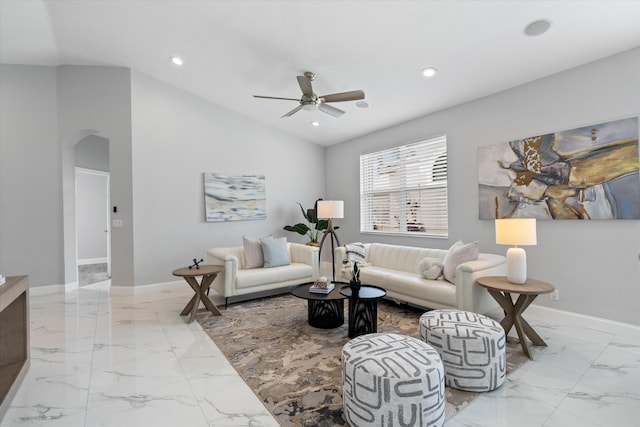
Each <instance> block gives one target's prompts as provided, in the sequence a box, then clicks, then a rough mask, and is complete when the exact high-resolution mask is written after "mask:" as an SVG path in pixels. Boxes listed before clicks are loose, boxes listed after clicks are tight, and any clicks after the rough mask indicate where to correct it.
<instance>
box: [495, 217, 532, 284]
mask: <svg viewBox="0 0 640 427" xmlns="http://www.w3.org/2000/svg"><path fill="white" fill-rule="evenodd" d="M496 243H497V244H499V245H514V247H513V248H509V249H508V250H507V280H508V281H509V282H511V283H515V284H518V285H521V284H523V283H524V282H526V281H527V253H526V252H525V251H524V249H522V248H519V247H518V245H535V244H536V243H537V239H536V219H535V218H507V219H496Z"/></svg>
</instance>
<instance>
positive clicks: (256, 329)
mask: <svg viewBox="0 0 640 427" xmlns="http://www.w3.org/2000/svg"><path fill="white" fill-rule="evenodd" d="M347 309H348V304H345V324H344V325H342V326H341V327H339V328H335V329H317V328H313V327H311V326H309V324H308V323H307V301H305V300H302V299H299V298H296V297H294V296H292V295H284V296H276V297H270V298H262V299H259V300H253V301H247V302H242V303H237V304H233V305H230V306H229V308H228V309H227V310H223V311H222V314H223V315H222V316H212V315H211V314H210V313H208V312H205V311H204V310H203V311H201V312H199V313H198V315H197V320H198V322H199V323H200V324H201V325H202V327H203V328H204V330H205V331H206V332H207V333H208V334H209V336H210V337H211V338H212V339H213V341H214V342H215V343H216V345H217V346H218V347H219V348H220V350H221V351H222V352H223V353H224V355H225V356H226V357H227V359H228V360H229V362H231V365H232V366H233V367H234V368H235V369H236V371H238V373H239V374H240V375H241V376H242V377H243V378H244V380H245V381H246V382H247V384H248V385H249V386H250V387H251V389H252V390H253V391H254V392H255V393H256V394H257V395H258V396H259V397H260V399H261V400H262V401H263V402H264V403H265V405H266V406H267V408H268V409H269V410H270V411H271V412H272V413H273V414H274V416H275V417H276V418H277V419H278V421H279V422H280V424H281V425H282V426H285V427H289V426H291V427H293V426H314V427H325V426H326V427H329V426H344V425H346V423H345V421H344V420H343V418H342V386H341V381H342V380H341V375H342V365H341V361H340V355H341V351H342V346H343V345H344V344H345V343H346V342H347V341H349V337H348V325H347V322H346V319H347V316H348V312H347ZM423 313H424V310H421V309H416V308H413V307H409V306H406V305H397V304H395V303H393V302H390V301H386V300H381V301H380V302H379V304H378V332H392V333H398V334H402V335H408V336H412V337H415V338H419V330H418V319H419V318H420V315H421V314H423ZM527 360H528V359H527V358H526V356H524V354H523V353H522V351H520V348H519V344H517V343H507V375H508V374H509V373H510V372H512V371H513V370H514V369H516V368H517V367H518V366H520V365H522V364H523V363H524V362H526V361H527ZM445 393H446V399H447V406H446V419H450V418H451V417H453V416H454V415H455V414H457V413H458V412H460V411H461V410H462V409H464V408H465V407H466V406H467V405H469V403H471V401H472V400H473V399H474V398H475V397H477V396H479V395H480V394H479V393H472V392H465V391H461V390H456V389H452V388H449V387H447V388H446V391H445Z"/></svg>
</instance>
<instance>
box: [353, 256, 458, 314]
mask: <svg viewBox="0 0 640 427" xmlns="http://www.w3.org/2000/svg"><path fill="white" fill-rule="evenodd" d="M360 280H361V281H362V283H363V284H368V283H373V284H375V285H376V286H380V287H382V288H383V289H385V290H386V291H387V292H389V293H394V294H399V295H406V296H409V297H412V298H417V299H421V300H424V301H430V302H435V303H437V304H442V305H447V306H450V307H455V306H456V304H457V303H456V298H457V297H456V292H455V285H452V284H451V283H449V282H447V281H446V280H428V279H423V278H422V277H420V276H419V275H418V274H417V273H407V272H404V271H399V270H389V269H386V268H380V267H376V266H373V265H372V266H369V267H367V268H364V269H362V271H361V273H360Z"/></svg>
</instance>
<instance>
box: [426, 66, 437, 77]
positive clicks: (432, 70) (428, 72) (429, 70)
mask: <svg viewBox="0 0 640 427" xmlns="http://www.w3.org/2000/svg"><path fill="white" fill-rule="evenodd" d="M436 74H438V70H437V69H435V68H433V67H427V68H425V69H424V70H422V75H423V76H425V77H433V76H435V75H436Z"/></svg>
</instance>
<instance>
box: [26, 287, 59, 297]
mask: <svg viewBox="0 0 640 427" xmlns="http://www.w3.org/2000/svg"><path fill="white" fill-rule="evenodd" d="M65 289H66V285H47V286H36V287H31V286H30V287H29V295H31V296H36V295H52V294H63V293H65Z"/></svg>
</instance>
